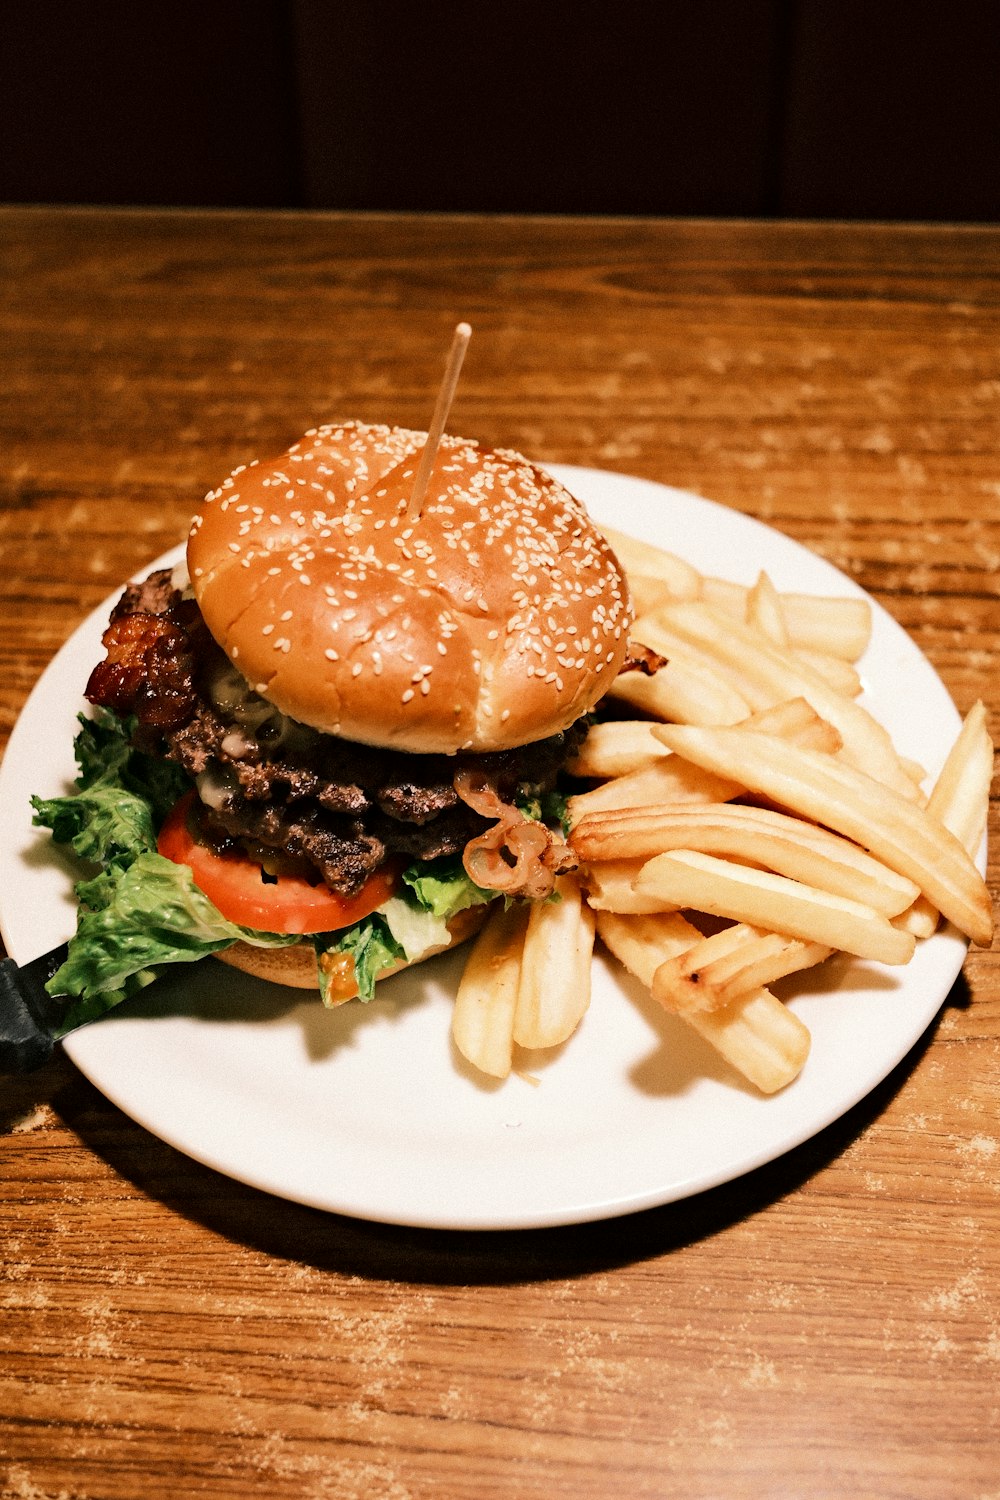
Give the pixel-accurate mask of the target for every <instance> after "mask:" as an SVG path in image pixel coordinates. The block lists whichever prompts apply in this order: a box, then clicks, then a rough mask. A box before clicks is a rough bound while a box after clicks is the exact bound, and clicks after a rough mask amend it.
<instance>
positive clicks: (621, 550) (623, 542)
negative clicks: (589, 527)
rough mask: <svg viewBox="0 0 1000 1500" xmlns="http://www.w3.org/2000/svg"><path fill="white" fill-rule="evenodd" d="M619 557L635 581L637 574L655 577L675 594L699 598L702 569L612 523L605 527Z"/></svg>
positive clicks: (663, 588)
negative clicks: (616, 528) (627, 532)
mask: <svg viewBox="0 0 1000 1500" xmlns="http://www.w3.org/2000/svg"><path fill="white" fill-rule="evenodd" d="M601 529H602V531H603V532H604V535H605V536H606V537H607V539H608V541H609V542H610V543H611V546H612V549H613V550H614V553H615V555H616V557H617V558H618V561H619V562H620V563H621V565H622V567H623V568H624V569H625V572H626V574H627V576H628V579H629V582H630V583H631V581H632V579H633V577H636V576H638V577H640V578H643V579H647V580H652V581H654V582H655V583H657V584H658V585H659V587H660V589H661V591H665V592H667V593H669V594H672V595H673V597H674V598H675V599H697V598H698V597H699V595H700V594H701V587H702V579H701V574H700V573H699V571H698V569H697V568H696V567H694V566H693V565H692V564H691V563H689V562H685V561H684V559H683V558H681V557H677V556H676V554H675V553H673V552H667V551H665V550H664V548H662V547H654V546H653V544H652V543H651V542H643V541H640V540H639V538H638V537H634V536H626V534H625V532H623V531H615V530H614V529H613V528H612V527H609V526H604V527H602V528H601Z"/></svg>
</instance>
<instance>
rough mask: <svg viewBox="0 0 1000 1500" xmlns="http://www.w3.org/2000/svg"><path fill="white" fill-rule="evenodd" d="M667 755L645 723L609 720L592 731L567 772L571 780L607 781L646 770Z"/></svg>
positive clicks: (662, 745)
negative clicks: (573, 777)
mask: <svg viewBox="0 0 1000 1500" xmlns="http://www.w3.org/2000/svg"><path fill="white" fill-rule="evenodd" d="M669 754H670V752H669V750H668V749H667V747H666V745H664V744H663V743H662V742H661V741H660V740H658V739H657V738H656V736H655V735H654V733H653V728H652V725H651V724H649V723H648V722H647V721H646V720H644V719H608V720H607V721H606V722H605V723H603V724H594V725H593V726H592V727H591V729H590V730H589V731H588V734H587V738H586V739H585V740H584V742H583V744H582V745H581V746H580V749H579V750H578V752H577V754H576V755H575V756H574V757H573V759H572V760H571V761H570V762H569V763H568V764H567V767H566V769H567V771H569V773H570V775H571V776H582V777H593V778H595V779H600V780H602V781H608V780H611V779H613V778H614V777H616V776H628V775H630V774H631V773H632V772H633V771H643V770H647V769H648V768H649V766H651V765H655V763H656V762H657V761H660V760H663V759H664V757H665V756H667V755H669Z"/></svg>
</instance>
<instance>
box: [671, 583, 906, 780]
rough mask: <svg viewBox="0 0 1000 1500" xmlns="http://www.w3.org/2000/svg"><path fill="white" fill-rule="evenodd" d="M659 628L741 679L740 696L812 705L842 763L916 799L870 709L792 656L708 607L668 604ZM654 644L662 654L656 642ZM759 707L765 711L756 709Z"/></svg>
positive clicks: (886, 736)
mask: <svg viewBox="0 0 1000 1500" xmlns="http://www.w3.org/2000/svg"><path fill="white" fill-rule="evenodd" d="M655 618H656V620H657V622H660V621H662V622H663V623H664V624H665V625H666V627H667V628H668V629H669V630H670V631H671V632H672V633H675V634H677V635H679V636H681V637H682V638H684V639H686V640H689V641H691V642H692V644H694V645H696V646H697V647H698V648H699V649H701V650H704V651H706V652H707V653H708V654H710V655H711V656H712V657H713V659H715V660H716V661H717V662H719V663H721V664H724V665H725V666H727V667H728V668H730V669H731V670H732V671H734V672H736V673H738V674H739V675H740V681H741V691H743V692H744V694H745V696H747V697H750V696H751V694H752V693H753V692H757V693H758V694H763V695H764V696H765V697H768V701H769V702H771V703H780V702H782V701H783V700H784V699H786V698H797V697H802V698H805V699H807V701H808V702H809V703H811V704H812V706H813V708H814V709H815V710H816V712H817V713H818V714H819V716H820V718H822V719H826V720H828V721H829V723H831V724H832V725H833V726H834V728H835V729H836V730H838V732H839V733H840V735H841V737H842V739H843V741H844V748H843V751H842V755H843V757H844V758H845V759H846V760H848V761H849V762H850V764H851V765H853V766H855V767H857V768H858V769H859V770H863V771H865V772H867V774H868V775H869V776H871V777H873V778H874V779H875V780H877V781H882V782H885V784H886V785H887V786H890V787H892V788H893V789H894V790H895V791H897V792H899V793H901V794H902V795H903V796H904V797H909V798H911V799H912V798H914V797H915V796H916V793H915V789H914V786H913V783H912V781H911V780H910V778H909V777H908V776H907V775H906V772H905V771H904V770H903V768H902V766H901V765H900V764H899V757H898V756H897V754H896V751H895V748H894V746H893V743H892V740H891V739H890V737H889V735H888V733H887V732H886V730H885V729H883V727H882V725H881V724H879V723H878V722H877V721H876V720H875V719H873V718H872V716H871V714H869V713H868V712H867V710H866V709H864V708H862V707H861V705H860V704H859V703H855V702H854V700H853V699H852V698H844V697H842V696H841V694H840V693H837V692H834V691H833V690H832V689H831V688H830V687H828V686H827V684H826V683H825V682H824V681H823V679H822V677H820V676H819V675H818V674H817V673H816V672H814V671H812V669H811V668H809V667H807V666H806V665H805V663H804V662H802V661H799V660H798V659H796V658H795V657H794V655H793V653H790V652H783V651H781V650H780V649H779V648H778V647H776V646H774V645H773V644H771V643H770V642H768V641H765V640H764V639H762V637H760V636H758V635H756V634H755V633H754V632H753V631H752V630H750V629H749V628H748V627H747V626H745V625H741V624H740V623H739V621H737V620H731V619H728V618H727V617H726V616H724V615H721V616H720V615H719V614H718V612H716V611H714V610H712V609H711V608H710V607H709V606H706V605H705V604H701V603H698V602H697V601H693V602H684V603H679V604H668V605H665V606H664V607H663V608H662V609H660V610H658V611H657V614H656V616H655ZM649 644H651V645H652V646H653V648H654V649H659V648H658V647H657V646H656V642H655V641H652V642H650V643H649ZM754 706H755V707H766V706H767V705H766V704H765V703H757V704H755V705H754Z"/></svg>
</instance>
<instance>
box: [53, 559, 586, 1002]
mask: <svg viewBox="0 0 1000 1500" xmlns="http://www.w3.org/2000/svg"><path fill="white" fill-rule="evenodd" d="M103 643H104V647H105V651H106V656H105V659H104V660H103V661H102V662H101V663H99V665H98V666H96V667H95V668H94V670H93V672H92V673H91V676H90V680H89V682H88V684H87V689H86V696H87V698H88V700H89V701H90V702H91V703H92V704H93V705H94V706H95V709H96V714H95V716H94V717H93V718H91V719H84V720H83V723H82V728H81V731H80V734H79V735H78V737H77V743H76V755H77V760H78V763H79V766H80V775H79V777H78V778H77V791H76V793H75V794H74V795H72V796H66V797H55V798H51V799H41V798H34V799H33V805H34V808H35V822H36V823H39V824H42V825H45V826H47V827H49V828H50V829H51V830H52V832H53V835H54V837H55V839H56V841H57V842H60V843H64V844H68V845H69V846H71V847H72V849H73V850H74V852H75V853H76V854H77V855H79V856H80V857H81V858H82V859H84V860H85V861H88V862H90V863H91V864H92V865H93V866H94V867H96V873H94V874H92V875H91V877H90V878H88V879H84V880H82V881H81V882H80V883H79V884H78V885H77V896H78V899H79V903H80V910H79V918H78V927H77V932H76V935H75V937H74V938H73V939H72V940H71V942H70V945H69V956H68V958H67V961H66V963H65V964H63V966H62V968H61V969H60V970H59V971H58V972H57V973H56V975H55V976H54V978H53V979H52V980H51V981H50V983H49V986H48V988H49V989H50V992H51V993H53V994H55V995H64V996H67V997H69V1000H68V1003H67V1012H66V1018H65V1025H64V1027H63V1031H68V1030H71V1029H72V1028H73V1027H75V1026H78V1025H81V1024H83V1023H84V1022H86V1021H89V1020H93V1019H96V1017H97V1016H99V1015H101V1014H103V1013H104V1012H105V1011H106V1010H108V1009H110V1008H111V1007H112V1006H114V1005H117V1004H118V1003H119V1002H120V1001H121V1000H123V999H126V998H128V997H129V996H130V995H133V994H135V993H136V992H137V990H139V989H141V988H142V987H143V986H145V985H147V984H149V983H150V982H151V981H152V980H153V979H155V978H156V977H157V976H158V974H159V973H160V972H162V970H163V967H164V965H166V964H172V963H176V962H190V961H193V960H196V959H199V958H201V957H203V956H204V955H206V954H208V953H216V952H219V951H221V950H223V949H225V948H227V947H231V946H232V944H233V943H235V942H239V941H244V942H249V943H251V944H254V945H257V946H260V947H280V946H283V945H285V944H288V943H294V942H298V941H300V940H301V939H302V936H303V935H311V937H312V941H313V943H314V944H315V947H316V952H317V979H318V982H319V986H320V990H321V992H322V993H323V997H324V999H325V1000H327V1001H328V1002H329V1003H336V1002H337V1001H338V1000H339V999H341V998H343V990H344V982H345V975H346V971H347V969H350V970H351V975H353V981H354V982H355V983H356V985H357V990H358V993H359V994H360V995H361V996H362V998H370V996H371V994H372V992H373V989H374V984H375V981H376V980H377V978H378V977H379V974H381V973H384V972H385V971H386V970H387V969H389V968H392V967H394V966H396V965H397V964H398V962H399V961H403V962H414V961H416V960H418V959H419V958H420V957H422V956H423V955H424V953H426V952H429V951H432V950H435V949H439V948H440V947H442V946H446V944H447V940H448V933H447V922H448V921H449V920H450V918H451V917H452V916H454V915H455V914H456V913H457V912H459V911H461V910H462V909H463V908H465V907H468V906H470V905H474V904H478V903H482V902H488V901H491V900H493V899H495V898H496V897H498V896H501V895H502V896H505V897H523V898H527V899H532V900H541V899H545V898H546V897H548V896H549V895H550V894H551V893H552V891H553V887H554V880H555V876H556V875H557V874H559V873H561V872H562V871H563V870H566V869H569V868H572V867H573V865H574V864H575V860H574V858H573V856H572V853H571V851H570V850H569V848H568V847H567V845H566V844H565V842H564V840H563V838H562V836H561V833H560V831H559V802H560V799H559V797H558V793H557V791H556V783H557V778H558V774H559V771H560V769H561V767H562V765H563V764H564V763H565V762H566V761H567V760H569V758H570V757H571V756H572V755H573V754H575V752H576V750H577V748H578V746H579V745H580V743H581V741H582V739H583V736H584V734H585V732H586V725H585V723H583V722H581V723H580V724H578V725H575V726H572V727H571V728H570V729H568V730H567V731H566V732H564V733H562V734H558V735H555V736H553V737H551V738H549V739H546V740H543V741H539V742H537V743H535V744H532V745H527V746H525V747H523V748H521V749H517V750H509V751H501V752H497V753H494V754H488V755H473V754H459V755H454V756H446V755H418V754H407V753H404V752H400V751H394V750H387V749H379V748H377V747H372V746H369V745H358V744H351V743H349V742H346V741H343V740H340V739H338V738H336V737H335V736H332V735H326V734H322V733H319V732H318V731H316V730H313V729H311V728H309V727H308V726H305V725H303V724H301V723H297V722H295V721H293V720H291V719H289V718H287V717H286V716H285V715H283V714H282V713H281V712H280V711H279V710H278V709H276V708H275V706H274V705H273V704H271V703H269V702H268V701H267V700H266V699H265V698H263V697H261V696H260V695H259V694H257V693H255V692H254V691H253V690H252V689H251V688H250V686H249V685H248V683H247V682H246V681H245V679H243V678H242V677H241V675H240V674H239V673H238V672H237V671H236V670H235V668H234V667H233V665H232V663H231V662H230V661H229V659H228V658H227V657H226V656H225V655H224V653H223V652H222V651H221V650H220V648H219V647H218V646H217V645H216V643H215V641H214V639H213V638H212V636H211V635H210V633H209V631H208V629H207V627H206V625H205V623H204V621H203V619H202V617H201V614H200V612H199V610H198V607H197V604H196V603H195V601H194V600H193V598H191V597H190V596H189V594H188V593H187V592H186V591H185V589H184V587H183V581H182V580H180V579H175V578H174V576H173V575H172V574H171V573H170V572H169V571H163V572H159V573H154V574H152V575H151V576H150V577H149V578H148V579H147V580H146V581H145V582H143V583H140V584H135V585H129V587H128V588H127V589H126V591H125V593H124V594H123V596H122V598H121V599H120V601H119V602H118V604H117V605H116V606H115V608H114V610H113V612H112V616H111V620H110V622H109V624H108V627H107V629H106V630H105V632H104V636H103ZM307 908H308V912H307ZM317 912H318V913H320V915H319V916H317V915H316V913H317ZM359 913H363V914H364V915H361V916H360V917H359ZM321 929H323V930H321ZM350 977H351V976H350V975H348V976H347V978H350ZM338 987H339V989H340V991H341V992H340V993H338ZM348 992H353V985H352V986H351V987H350V989H349V991H348Z"/></svg>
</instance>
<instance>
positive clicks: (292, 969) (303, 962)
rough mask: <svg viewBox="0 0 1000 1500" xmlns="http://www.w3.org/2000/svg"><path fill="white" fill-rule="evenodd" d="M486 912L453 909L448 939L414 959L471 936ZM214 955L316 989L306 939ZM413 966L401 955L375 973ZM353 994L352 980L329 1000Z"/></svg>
mask: <svg viewBox="0 0 1000 1500" xmlns="http://www.w3.org/2000/svg"><path fill="white" fill-rule="evenodd" d="M488 911H489V906H485V905H480V906H467V907H466V909H465V910H464V911H460V912H457V913H456V915H455V916H453V917H452V919H451V921H450V922H449V923H448V934H449V938H448V942H447V943H441V944H440V946H439V947H437V948H429V949H428V951H427V952H426V953H425V954H424V955H423V957H422V958H418V959H416V960H415V961H414V962H415V963H423V961H424V959H425V958H433V957H434V956H435V955H436V954H438V953H444V951H445V950H446V949H449V948H454V947H456V946H457V945H458V944H459V943H464V942H466V941H467V939H469V938H470V937H474V936H475V934H476V933H477V932H478V931H479V929H480V927H482V925H483V923H484V922H485V920H486V915H487V912H488ZM215 957H216V958H218V959H221V961H222V962H223V963H224V964H229V965H230V967H231V968H234V969H241V970H242V971H243V973H244V974H252V975H253V976H254V978H255V979H266V980H268V982H269V983H271V984H287V985H290V986H291V987H292V988H293V989H298V990H318V989H319V981H318V979H317V977H316V950H315V948H314V947H313V945H312V943H310V942H309V941H308V940H307V939H304V940H303V941H302V942H301V943H295V944H293V945H292V946H291V947H289V948H256V947H254V946H253V944H252V943H234V944H233V946H232V947H231V948H224V949H223V950H222V952H221V953H216V955H215ZM413 967H414V964H411V963H407V961H406V959H405V958H401V959H400V960H399V962H398V963H395V964H393V965H392V967H391V968H388V969H384V970H383V972H382V973H381V974H380V975H379V982H381V981H382V980H383V979H388V978H389V976H390V974H398V973H399V971H400V969H410V968H413ZM352 968H353V965H352ZM357 993H358V987H357V985H356V984H355V983H354V980H353V979H351V980H349V981H348V982H346V983H340V984H336V986H335V996H334V1001H333V1003H334V1004H338V1005H339V1004H341V1003H343V1001H345V1000H353V999H354V997H355V996H356V995H357Z"/></svg>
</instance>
